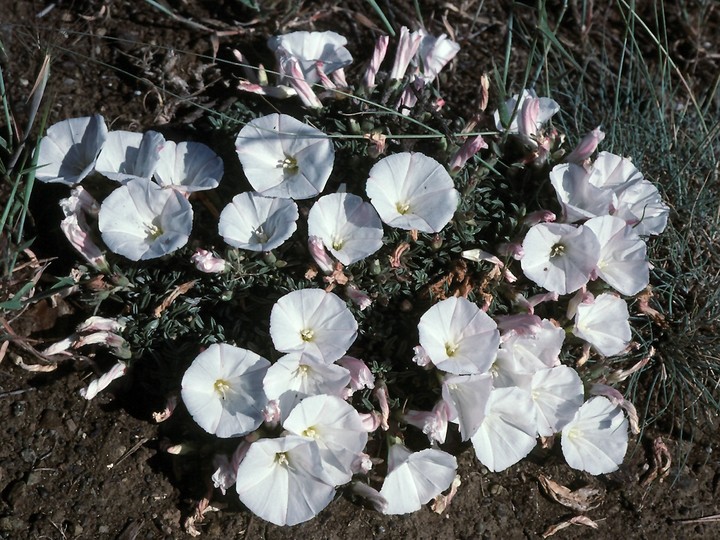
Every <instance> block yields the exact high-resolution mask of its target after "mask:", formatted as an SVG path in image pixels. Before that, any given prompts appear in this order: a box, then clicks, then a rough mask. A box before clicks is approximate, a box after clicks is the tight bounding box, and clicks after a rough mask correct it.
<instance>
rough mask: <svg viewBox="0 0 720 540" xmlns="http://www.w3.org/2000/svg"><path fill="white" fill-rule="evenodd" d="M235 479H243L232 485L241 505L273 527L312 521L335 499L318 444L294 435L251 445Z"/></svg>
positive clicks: (263, 440)
mask: <svg viewBox="0 0 720 540" xmlns="http://www.w3.org/2000/svg"><path fill="white" fill-rule="evenodd" d="M237 477H238V478H241V479H242V481H241V482H236V483H235V487H236V489H237V492H238V495H239V497H240V501H241V502H242V503H243V504H244V505H245V506H247V507H248V509H250V511H252V512H253V513H254V514H256V515H257V516H259V517H261V518H262V519H264V520H266V521H269V522H270V523H274V524H275V525H296V524H298V523H302V522H303V521H307V520H309V519H312V518H313V517H315V516H316V515H317V514H318V513H320V511H321V510H322V509H323V508H325V507H326V506H327V505H328V504H330V502H331V501H332V500H333V497H334V496H335V486H333V485H332V483H331V482H332V481H331V479H330V478H328V476H327V474H326V473H325V471H324V470H323V466H322V460H321V459H320V450H319V448H318V445H317V443H316V442H315V441H314V440H310V439H306V438H305V437H299V436H297V435H286V436H284V437H278V438H277V439H260V440H259V441H255V442H254V443H252V445H250V449H249V450H248V451H247V454H246V455H245V458H244V459H243V460H242V462H241V463H240V466H239V467H238V470H237Z"/></svg>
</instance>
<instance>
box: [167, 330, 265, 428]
mask: <svg viewBox="0 0 720 540" xmlns="http://www.w3.org/2000/svg"><path fill="white" fill-rule="evenodd" d="M269 365H270V362H268V361H267V360H266V359H265V358H263V357H261V356H258V355H257V354H255V353H254V352H252V351H248V350H246V349H241V348H240V347H234V346H233V345H229V344H227V343H221V344H218V343H214V344H212V345H210V346H209V347H208V348H207V349H206V350H204V351H203V352H201V353H200V354H199V355H198V356H197V357H196V358H195V360H193V363H192V364H191V365H190V367H189V368H188V369H187V371H186V372H185V375H183V379H182V392H181V395H182V399H183V402H184V403H185V406H186V407H187V409H188V412H189V413H190V415H191V416H192V417H193V419H194V420H195V421H196V422H197V423H198V424H199V425H200V427H202V428H203V429H204V430H205V431H207V432H208V433H212V434H214V435H217V436H218V437H239V436H241V435H245V434H247V433H250V432H251V431H253V430H255V429H257V428H258V426H260V424H261V423H262V420H263V414H262V412H263V408H264V407H265V405H266V404H267V398H266V397H265V393H264V392H263V387H262V380H263V377H265V373H266V372H267V369H268V366H269Z"/></svg>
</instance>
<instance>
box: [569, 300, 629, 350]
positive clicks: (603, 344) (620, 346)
mask: <svg viewBox="0 0 720 540" xmlns="http://www.w3.org/2000/svg"><path fill="white" fill-rule="evenodd" d="M629 319H630V314H629V313H628V308H627V303H626V302H625V300H623V299H622V298H618V297H617V296H615V295H614V294H608V293H604V294H601V295H599V296H598V297H597V298H595V299H594V301H592V302H589V303H581V304H579V305H578V306H577V313H576V315H575V327H574V328H573V334H575V335H576V336H577V337H579V338H581V339H584V340H585V341H587V342H588V343H590V344H591V345H592V346H593V347H594V348H595V349H596V350H597V351H598V352H599V353H600V354H602V355H604V356H613V355H615V354H620V353H621V352H623V351H624V350H625V349H626V348H627V346H628V344H629V343H630V339H631V337H632V331H631V329H630V322H629Z"/></svg>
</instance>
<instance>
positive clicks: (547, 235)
mask: <svg viewBox="0 0 720 540" xmlns="http://www.w3.org/2000/svg"><path fill="white" fill-rule="evenodd" d="M523 251H524V255H523V258H522V259H521V260H520V265H521V266H522V269H523V272H524V273H525V275H526V276H527V277H528V278H530V279H531V280H532V281H534V282H535V283H537V284H538V285H540V286H541V287H544V288H545V289H547V290H548V291H551V292H556V293H558V294H568V293H571V292H574V291H576V290H578V289H579V288H580V287H582V286H583V285H585V284H586V283H587V282H588V281H589V280H590V274H591V273H592V271H593V270H594V269H595V266H596V265H597V261H598V257H599V254H600V243H599V242H598V239H597V237H596V236H595V234H594V233H593V232H592V231H591V230H590V229H588V228H585V227H583V226H582V225H580V226H579V227H575V226H573V225H565V224H559V223H538V224H537V225H535V226H533V227H532V228H531V229H530V230H529V231H528V232H527V234H526V235H525V239H524V240H523Z"/></svg>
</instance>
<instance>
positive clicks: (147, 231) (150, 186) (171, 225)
mask: <svg viewBox="0 0 720 540" xmlns="http://www.w3.org/2000/svg"><path fill="white" fill-rule="evenodd" d="M192 219H193V211H192V206H190V203H189V202H188V201H187V199H186V198H185V197H183V196H182V195H181V194H180V193H177V192H175V191H173V190H166V189H162V188H161V187H160V186H158V185H157V184H155V183H154V182H151V181H149V180H144V179H141V178H138V179H135V180H131V181H129V182H128V183H127V184H125V185H123V186H120V187H119V188H117V189H116V190H115V191H113V192H112V193H111V194H110V195H108V196H107V198H106V199H105V200H104V201H103V203H102V206H101V207H100V214H99V216H98V227H99V228H100V232H101V233H102V239H103V241H104V242H105V244H107V247H108V248H110V250H111V251H113V252H115V253H117V254H119V255H122V256H124V257H127V258H128V259H130V260H133V261H138V260H146V259H154V258H157V257H162V256H163V255H167V254H168V253H171V252H173V251H175V250H176V249H178V248H181V247H182V246H184V245H185V244H186V243H187V241H188V238H189V236H190V231H191V230H192Z"/></svg>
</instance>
